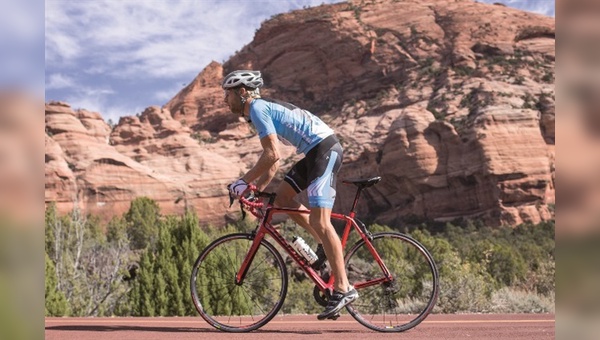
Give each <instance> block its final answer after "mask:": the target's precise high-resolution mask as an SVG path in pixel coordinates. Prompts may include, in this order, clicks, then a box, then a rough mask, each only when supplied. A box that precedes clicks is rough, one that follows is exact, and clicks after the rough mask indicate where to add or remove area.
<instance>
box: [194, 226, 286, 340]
mask: <svg viewBox="0 0 600 340" xmlns="http://www.w3.org/2000/svg"><path fill="white" fill-rule="evenodd" d="M253 239H254V236H253V235H251V234H242V233H240V234H230V235H225V236H223V237H221V238H219V239H217V240H215V241H213V242H212V243H211V244H209V245H208V246H207V247H206V248H205V249H204V250H203V251H202V253H201V254H200V255H199V256H198V259H197V260H196V262H195V263H194V267H193V269H192V277H191V283H190V289H191V294H192V301H193V302H194V306H195V307H196V310H197V311H198V313H199V314H200V316H201V317H202V318H203V319H204V320H206V322H208V323H209V324H210V325H211V326H213V327H215V328H217V329H219V330H221V331H226V332H250V331H253V330H256V329H258V328H260V327H262V326H264V325H265V324H266V323H267V322H269V321H270V320H271V319H272V318H273V317H274V316H275V315H276V314H277V312H279V309H280V308H281V306H282V305H283V302H284V300H285V297H286V294H287V287H288V276H287V268H286V265H285V262H284V260H283V258H282V257H281V255H280V254H279V252H278V251H277V250H276V249H275V247H274V246H273V245H272V244H271V243H269V242H268V241H266V240H264V239H263V240H262V241H261V243H260V246H259V247H258V249H257V251H256V255H255V256H254V259H253V260H252V263H251V265H250V267H249V268H248V271H247V273H246V277H245V279H244V281H243V282H242V283H241V284H240V285H238V284H236V283H235V276H236V274H237V271H238V270H239V269H240V266H241V264H242V262H243V260H244V258H245V256H246V254H247V253H248V250H249V249H250V246H251V245H252V242H253Z"/></svg>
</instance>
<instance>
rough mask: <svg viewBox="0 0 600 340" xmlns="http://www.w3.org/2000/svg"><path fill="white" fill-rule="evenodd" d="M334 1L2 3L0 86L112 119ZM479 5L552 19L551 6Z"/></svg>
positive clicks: (167, 94) (160, 100)
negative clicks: (287, 16)
mask: <svg viewBox="0 0 600 340" xmlns="http://www.w3.org/2000/svg"><path fill="white" fill-rule="evenodd" d="M5 2H6V0H4V1H3V5H2V7H4V6H5V5H4V3H5ZM336 2H343V1H339V0H295V1H281V0H260V1H259V0H257V1H242V0H181V1H166V0H144V1H141V0H46V1H45V8H44V6H42V5H41V4H42V3H43V2H42V1H41V0H25V1H23V0H21V1H19V0H8V4H9V6H10V10H9V11H6V10H2V11H0V32H1V33H0V51H3V50H6V49H3V47H5V46H10V47H15V46H16V47H17V48H13V50H14V51H11V52H8V53H5V52H0V53H2V54H1V55H0V61H2V62H1V63H0V85H2V84H6V83H9V84H12V85H14V84H17V85H18V84H21V83H23V84H25V86H28V87H29V88H30V89H32V90H33V91H35V92H36V93H39V92H42V91H44V90H43V89H44V87H45V98H46V101H50V100H61V101H65V102H68V103H69V104H71V105H72V106H73V107H75V108H85V109H88V110H92V111H97V112H100V113H102V115H103V116H104V118H105V119H106V120H108V119H112V120H113V121H114V122H117V121H118V118H119V117H120V116H124V115H134V114H136V113H138V112H141V111H143V109H145V108H146V107H148V106H151V105H159V106H162V105H163V104H165V103H166V102H167V101H168V100H169V99H171V98H172V97H173V96H174V95H175V94H177V92H179V91H180V90H181V89H182V88H183V87H184V86H185V85H186V84H187V83H189V82H190V81H191V80H193V79H194V77H195V76H196V75H197V74H198V73H199V72H200V71H201V70H202V69H203V68H204V67H205V66H206V65H208V64H209V63H210V62H211V61H212V60H215V61H218V62H224V61H226V60H227V59H229V57H231V56H232V55H233V54H234V53H235V52H236V51H237V50H240V49H241V48H242V47H243V46H244V45H246V44H248V43H250V42H251V41H252V39H253V37H254V33H255V31H256V30H257V29H258V28H259V27H260V24H261V23H262V22H263V21H265V20H267V19H269V18H270V17H271V16H273V15H275V14H278V13H282V12H287V11H290V10H293V9H300V8H303V7H309V6H317V5H320V4H322V3H336ZM480 2H489V3H492V2H504V3H505V4H506V5H508V6H511V7H515V8H520V9H524V10H529V11H533V12H537V13H542V14H545V15H549V16H554V3H555V1H554V0H485V1H480ZM44 9H45V27H44V25H43V21H41V17H42V16H44ZM26 16H28V17H27V18H25V17H26ZM26 19H27V20H26ZM3 26H5V27H3ZM5 28H7V29H8V30H7V29H5ZM44 28H45V35H44V36H43V37H42V36H40V33H42V34H43V32H44ZM44 38H45V39H44ZM42 42H44V47H41V46H42V45H41V43H42ZM42 48H44V52H45V79H43V77H42V78H40V74H43V73H40V68H41V67H43V65H44V62H43V61H41V58H40V57H43V55H44V54H43V53H42V52H41V51H42V50H41V49H42ZM27 65H34V66H35V67H29V68H27ZM42 72H43V71H42Z"/></svg>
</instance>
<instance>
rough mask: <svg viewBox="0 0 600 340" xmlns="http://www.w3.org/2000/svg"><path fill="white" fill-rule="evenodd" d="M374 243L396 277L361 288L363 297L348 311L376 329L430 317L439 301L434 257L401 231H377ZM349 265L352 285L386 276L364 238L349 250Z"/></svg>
mask: <svg viewBox="0 0 600 340" xmlns="http://www.w3.org/2000/svg"><path fill="white" fill-rule="evenodd" d="M372 244H373V247H374V248H375V249H376V251H377V253H378V255H379V256H380V257H381V260H382V261H383V263H384V264H385V266H386V267H387V269H388V270H389V272H390V273H391V275H392V278H393V279H392V280H391V281H390V280H384V281H382V282H380V283H377V284H374V285H368V286H363V287H361V288H359V295H360V297H359V299H358V300H357V301H355V302H353V303H352V304H351V305H349V306H348V311H349V312H350V314H351V315H352V316H353V317H354V318H355V319H356V320H357V321H359V322H360V323H362V324H363V325H365V326H366V327H368V328H371V329H374V330H377V331H382V332H399V331H404V330H407V329H410V328H412V327H414V326H416V325H417V324H419V323H420V322H421V321H422V320H423V319H424V318H425V317H427V315H428V314H429V312H430V311H431V309H432V308H433V305H434V304H435V302H436V300H437V294H438V289H439V288H438V276H437V275H438V274H437V268H436V267H435V264H434V262H433V259H432V258H431V255H429V253H428V252H427V251H426V250H425V249H424V248H422V246H421V245H420V244H419V243H418V242H416V241H415V240H413V239H411V238H410V237H408V236H406V235H403V234H399V233H380V234H375V235H373V240H372ZM346 267H347V273H348V279H349V280H350V284H353V283H354V282H370V281H371V282H372V281H374V280H376V279H377V278H379V277H382V276H383V272H382V270H381V268H380V266H379V264H378V263H377V261H376V260H375V258H374V255H373V254H371V252H370V251H369V248H368V247H367V246H366V244H365V242H364V241H359V242H358V243H357V244H356V245H354V246H353V248H352V249H351V250H350V251H349V252H348V255H347V256H346ZM427 282H430V283H431V284H427Z"/></svg>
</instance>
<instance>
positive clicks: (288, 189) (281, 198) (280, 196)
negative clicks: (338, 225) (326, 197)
mask: <svg viewBox="0 0 600 340" xmlns="http://www.w3.org/2000/svg"><path fill="white" fill-rule="evenodd" d="M276 193H277V198H276V199H275V205H276V206H278V207H281V208H284V207H285V208H293V209H302V210H308V209H307V208H306V207H305V206H304V205H302V204H301V203H300V202H298V201H296V200H295V199H294V197H296V195H297V193H296V190H294V188H292V186H291V185H290V184H289V183H287V182H286V181H281V184H279V187H278V188H277V191H276ZM329 213H330V214H331V211H330V212H329ZM289 216H290V218H291V219H292V220H293V221H294V222H296V223H298V224H299V225H300V226H301V227H302V228H304V229H306V230H307V231H308V232H309V233H310V234H311V235H312V237H314V238H315V240H316V241H317V243H322V242H321V240H322V239H321V237H320V236H319V234H318V233H316V232H315V230H314V228H313V227H312V226H311V225H310V223H309V217H308V215H307V214H290V215H289Z"/></svg>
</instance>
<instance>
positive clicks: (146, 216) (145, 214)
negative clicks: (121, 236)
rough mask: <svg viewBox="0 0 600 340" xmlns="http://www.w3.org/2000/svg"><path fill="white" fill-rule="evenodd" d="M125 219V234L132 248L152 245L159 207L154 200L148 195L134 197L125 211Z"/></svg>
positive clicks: (138, 248)
mask: <svg viewBox="0 0 600 340" xmlns="http://www.w3.org/2000/svg"><path fill="white" fill-rule="evenodd" d="M125 220H126V221H127V223H128V226H127V235H128V236H129V240H130V242H131V248H132V249H133V250H140V249H146V248H147V247H148V246H154V244H155V243H156V239H157V238H158V224H159V221H160V208H159V207H158V204H157V203H156V202H155V201H154V200H152V199H150V198H148V197H138V198H136V199H134V200H133V201H132V202H131V206H130V207H129V210H128V211H127V213H125Z"/></svg>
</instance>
